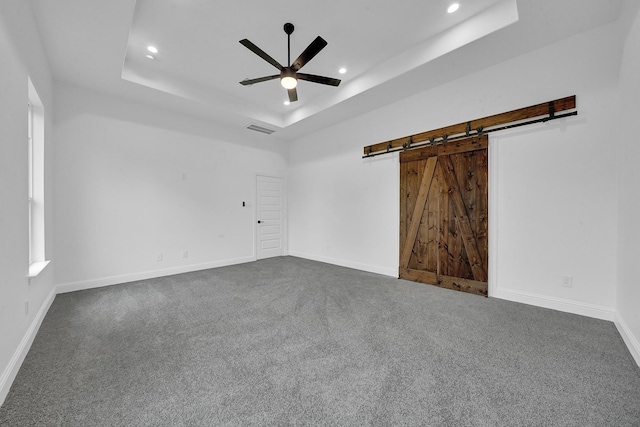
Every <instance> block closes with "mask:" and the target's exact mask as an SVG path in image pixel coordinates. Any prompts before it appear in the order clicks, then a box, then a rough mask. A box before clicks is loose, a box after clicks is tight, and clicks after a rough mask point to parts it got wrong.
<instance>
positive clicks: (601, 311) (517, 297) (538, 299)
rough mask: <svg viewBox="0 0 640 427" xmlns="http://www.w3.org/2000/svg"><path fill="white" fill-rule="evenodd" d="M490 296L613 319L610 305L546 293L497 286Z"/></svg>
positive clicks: (566, 311)
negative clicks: (550, 295)
mask: <svg viewBox="0 0 640 427" xmlns="http://www.w3.org/2000/svg"><path fill="white" fill-rule="evenodd" d="M491 296H492V297H493V298H499V299H504V300H508V301H515V302H520V303H523V304H529V305H535V306H536V307H544V308H550V309H552V310H558V311H564V312H565V313H572V314H579V315H581V316H587V317H593V318H596V319H601V320H609V321H613V314H614V312H615V310H614V309H613V308H611V307H605V306H601V305H595V304H587V303H583V302H579V301H571V300H565V299H561V298H555V297H549V296H546V295H536V294H532V293H529V292H521V291H513V290H510V289H500V288H498V289H497V290H496V292H495V293H494V295H491Z"/></svg>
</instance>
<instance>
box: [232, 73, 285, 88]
mask: <svg viewBox="0 0 640 427" xmlns="http://www.w3.org/2000/svg"><path fill="white" fill-rule="evenodd" d="M279 78H280V74H276V75H273V76H266V77H258V78H257V79H244V80H243V81H241V82H240V84H241V85H243V86H248V85H252V84H254V83H260V82H266V81H268V80H274V79H279Z"/></svg>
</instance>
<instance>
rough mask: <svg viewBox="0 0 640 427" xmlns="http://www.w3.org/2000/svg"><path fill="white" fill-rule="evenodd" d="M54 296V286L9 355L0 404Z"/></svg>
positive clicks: (0, 394) (0, 380) (3, 375)
mask: <svg viewBox="0 0 640 427" xmlns="http://www.w3.org/2000/svg"><path fill="white" fill-rule="evenodd" d="M55 297H56V290H55V288H54V289H52V290H51V292H49V295H47V298H46V299H45V300H44V302H43V303H42V306H40V310H38V313H36V316H35V317H34V319H33V321H32V322H31V325H29V329H27V332H26V333H25V334H24V337H22V340H21V341H20V344H19V345H18V348H17V349H16V351H15V352H14V353H13V357H11V360H10V361H9V364H8V365H7V366H6V368H5V369H4V372H3V373H2V376H1V377H0V405H2V404H3V403H4V400H5V399H6V398H7V394H9V389H10V388H11V385H12V384H13V380H15V379H16V375H18V371H19V370H20V366H22V362H24V358H25V357H27V353H28V352H29V349H30V348H31V344H33V340H34V338H35V337H36V334H37V333H38V330H39V329H40V325H41V324H42V321H43V320H44V316H45V315H46V314H47V312H48V311H49V307H51V303H53V300H54V299H55Z"/></svg>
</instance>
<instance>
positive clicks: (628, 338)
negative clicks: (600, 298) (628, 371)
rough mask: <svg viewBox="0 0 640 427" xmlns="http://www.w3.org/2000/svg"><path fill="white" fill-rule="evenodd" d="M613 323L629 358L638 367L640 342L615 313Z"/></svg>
mask: <svg viewBox="0 0 640 427" xmlns="http://www.w3.org/2000/svg"><path fill="white" fill-rule="evenodd" d="M613 322H614V323H615V325H616V328H618V332H619V333H620V336H621V337H622V340H623V341H624V343H625V344H626V345H627V348H628V349H629V352H630V353H631V356H633V358H634V360H635V361H636V364H637V365H638V366H640V341H638V337H635V336H634V335H633V333H632V332H631V329H629V326H628V325H627V323H626V322H625V321H624V319H623V318H622V317H621V316H620V315H619V314H618V313H617V312H616V315H615V317H614V320H613Z"/></svg>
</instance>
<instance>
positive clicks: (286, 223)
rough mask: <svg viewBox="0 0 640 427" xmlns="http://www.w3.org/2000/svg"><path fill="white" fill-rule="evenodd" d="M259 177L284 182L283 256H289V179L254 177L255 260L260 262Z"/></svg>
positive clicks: (266, 174) (262, 174)
mask: <svg viewBox="0 0 640 427" xmlns="http://www.w3.org/2000/svg"><path fill="white" fill-rule="evenodd" d="M258 177H265V178H277V179H281V180H282V246H283V248H282V255H283V256H287V255H289V216H288V213H287V207H288V203H287V179H286V178H285V177H284V176H282V175H275V174H271V173H259V172H256V173H255V174H254V176H253V200H254V205H255V206H254V208H253V259H254V260H256V261H257V260H258Z"/></svg>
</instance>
